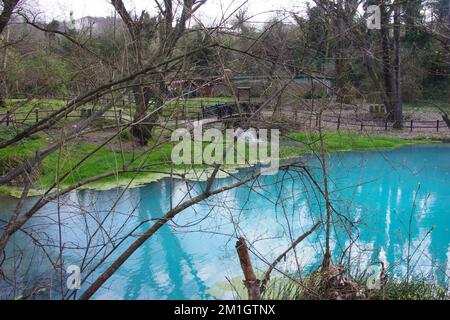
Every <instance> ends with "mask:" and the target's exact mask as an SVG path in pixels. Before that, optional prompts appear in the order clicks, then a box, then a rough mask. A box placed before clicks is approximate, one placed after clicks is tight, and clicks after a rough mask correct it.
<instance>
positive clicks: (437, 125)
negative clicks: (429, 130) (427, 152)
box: [436, 120, 439, 132]
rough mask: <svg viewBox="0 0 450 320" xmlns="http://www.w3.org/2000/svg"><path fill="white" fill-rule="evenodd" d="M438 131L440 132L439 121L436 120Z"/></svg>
mask: <svg viewBox="0 0 450 320" xmlns="http://www.w3.org/2000/svg"><path fill="white" fill-rule="evenodd" d="M436 131H437V132H439V120H436Z"/></svg>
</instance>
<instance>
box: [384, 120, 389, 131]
mask: <svg viewBox="0 0 450 320" xmlns="http://www.w3.org/2000/svg"><path fill="white" fill-rule="evenodd" d="M387 129H388V121H387V119H386V121H385V122H384V130H386V131H387Z"/></svg>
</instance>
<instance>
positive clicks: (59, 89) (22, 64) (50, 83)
mask: <svg viewBox="0 0 450 320" xmlns="http://www.w3.org/2000/svg"><path fill="white" fill-rule="evenodd" d="M70 74H71V72H70V70H69V67H68V65H67V64H66V63H65V62H64V60H63V59H61V58H59V57H55V56H52V55H49V54H48V53H46V52H43V51H36V52H34V53H33V54H32V55H30V56H28V57H27V58H26V59H23V58H21V57H18V56H14V59H12V61H11V63H10V64H9V67H8V81H9V82H10V83H13V84H15V83H18V84H19V85H20V88H19V90H20V91H21V93H23V94H27V95H38V96H48V95H63V94H67V93H68V87H67V83H68V81H69V80H70Z"/></svg>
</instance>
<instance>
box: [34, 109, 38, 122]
mask: <svg viewBox="0 0 450 320" xmlns="http://www.w3.org/2000/svg"><path fill="white" fill-rule="evenodd" d="M34 113H35V115H36V123H38V122H39V109H35V110H34Z"/></svg>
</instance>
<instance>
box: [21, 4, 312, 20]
mask: <svg viewBox="0 0 450 320" xmlns="http://www.w3.org/2000/svg"><path fill="white" fill-rule="evenodd" d="M178 1H180V0H178ZM308 1H309V0H248V1H245V0H207V2H206V4H205V5H204V6H203V7H202V9H201V10H199V12H198V14H197V16H198V17H200V18H202V20H207V21H213V20H214V19H218V18H220V16H221V15H222V13H223V12H228V13H231V12H232V11H234V10H235V9H236V8H238V7H239V6H240V5H242V4H243V3H245V6H246V7H247V9H248V12H249V14H251V15H256V17H254V18H253V19H252V21H264V20H266V19H267V18H270V16H273V15H274V13H273V12H268V11H274V10H295V11H304V9H305V8H306V3H307V2H308ZM124 2H125V5H126V7H127V8H128V9H133V8H134V9H135V10H136V11H138V12H140V11H141V10H143V9H145V10H147V11H148V12H156V9H155V1H154V0H124ZM28 3H29V4H28V5H29V6H30V5H32V6H33V9H34V10H36V9H38V10H40V11H42V18H45V19H46V20H51V19H53V18H56V19H59V20H63V19H67V18H68V17H69V13H70V12H71V11H73V14H74V17H75V18H76V19H78V18H81V17H85V16H108V15H111V14H112V12H113V11H112V5H111V4H110V3H109V1H108V0H29V1H28ZM36 6H37V7H38V8H36Z"/></svg>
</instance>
